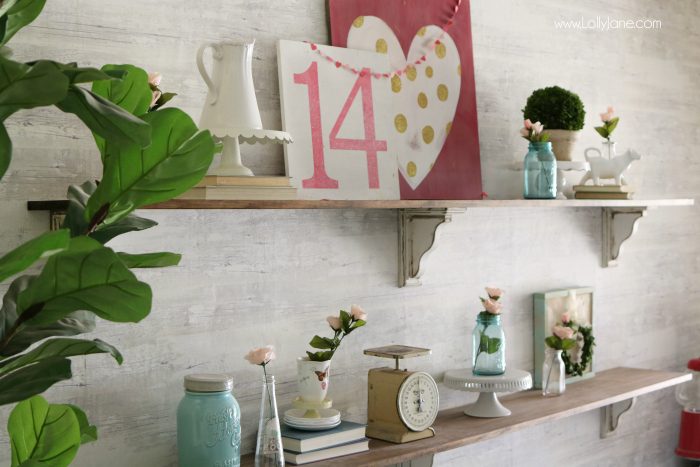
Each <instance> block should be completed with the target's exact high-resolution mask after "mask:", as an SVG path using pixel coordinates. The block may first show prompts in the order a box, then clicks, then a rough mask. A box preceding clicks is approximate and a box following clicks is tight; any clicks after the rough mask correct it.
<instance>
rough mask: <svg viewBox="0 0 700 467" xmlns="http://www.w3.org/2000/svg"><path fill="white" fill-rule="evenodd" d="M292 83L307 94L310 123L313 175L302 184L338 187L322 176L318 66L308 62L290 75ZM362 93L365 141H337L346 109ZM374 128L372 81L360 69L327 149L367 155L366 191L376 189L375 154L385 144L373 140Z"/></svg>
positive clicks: (377, 184)
mask: <svg viewBox="0 0 700 467" xmlns="http://www.w3.org/2000/svg"><path fill="white" fill-rule="evenodd" d="M294 82H295V83H296V84H305V85H307V86H308V88H309V91H308V95H309V116H310V120H311V146H312V149H313V160H314V174H313V176H312V177H311V178H307V179H306V180H303V181H302V186H303V187H304V188H338V180H335V179H333V178H331V177H329V176H328V173H326V160H325V154H324V152H323V129H322V127H321V99H320V95H319V89H318V63H317V62H312V63H311V65H310V66H309V68H308V69H307V70H306V71H305V72H303V73H295V74H294ZM358 91H361V92H362V117H363V120H364V127H365V139H348V138H338V132H340V127H341V126H342V125H343V122H344V121H345V118H346V117H347V115H348V111H349V110H350V106H351V105H352V103H353V101H354V100H355V98H356V97H357V93H358ZM375 138H376V134H375V128H374V104H373V101H372V81H371V75H370V71H369V70H368V69H364V70H362V72H361V73H360V75H359V77H358V78H357V81H355V85H354V86H353V87H352V90H351V91H350V94H349V95H348V98H347V99H346V100H345V104H343V108H342V109H341V111H340V115H338V119H337V120H336V122H335V124H334V125H333V129H332V130H331V134H330V143H331V144H330V147H331V149H344V150H354V151H364V152H365V153H366V155H367V177H368V179H369V187H370V188H379V167H378V163H377V152H379V151H386V141H382V140H377V139H375Z"/></svg>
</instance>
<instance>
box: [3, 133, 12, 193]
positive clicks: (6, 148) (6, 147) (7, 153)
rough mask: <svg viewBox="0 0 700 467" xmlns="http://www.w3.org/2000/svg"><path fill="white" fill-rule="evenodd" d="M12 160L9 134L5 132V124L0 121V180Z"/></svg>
mask: <svg viewBox="0 0 700 467" xmlns="http://www.w3.org/2000/svg"><path fill="white" fill-rule="evenodd" d="M11 160H12V140H11V139H10V135H8V134H7V130H6V129H5V125H3V123H2V122H0V180H2V177H3V176H4V175H5V172H7V169H8V167H10V161H11Z"/></svg>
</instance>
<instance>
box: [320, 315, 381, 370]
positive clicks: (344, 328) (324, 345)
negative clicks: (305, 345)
mask: <svg viewBox="0 0 700 467" xmlns="http://www.w3.org/2000/svg"><path fill="white" fill-rule="evenodd" d="M338 319H339V320H340V328H339V329H334V328H333V327H331V329H332V330H333V337H321V336H314V337H313V338H312V339H311V341H310V342H309V345H310V346H311V347H313V348H314V349H321V350H320V351H319V352H309V351H307V352H306V355H307V356H308V357H309V360H311V361H312V362H325V361H326V360H330V359H331V358H333V355H334V354H335V352H336V350H338V347H340V343H341V342H343V339H344V338H345V336H347V335H348V334H350V333H351V332H353V331H354V330H355V329H357V328H360V327H362V326H364V325H365V324H367V322H366V321H364V320H361V319H355V318H354V317H353V316H352V315H351V314H350V313H348V312H347V311H345V310H340V313H339V314H338Z"/></svg>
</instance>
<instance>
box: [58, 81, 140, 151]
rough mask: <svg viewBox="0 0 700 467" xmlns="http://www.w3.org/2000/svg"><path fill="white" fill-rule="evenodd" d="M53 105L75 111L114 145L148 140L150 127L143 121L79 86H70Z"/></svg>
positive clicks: (135, 143)
mask: <svg viewBox="0 0 700 467" xmlns="http://www.w3.org/2000/svg"><path fill="white" fill-rule="evenodd" d="M64 78H65V79H66V80H67V79H68V78H66V77H65V76H64ZM98 82H103V81H98ZM56 106H57V107H58V108H59V109H61V110H63V111H64V112H68V113H72V114H75V115H76V116H77V117H78V118H80V119H81V120H82V121H83V123H85V125H87V127H88V128H90V130H91V131H92V132H93V133H96V134H98V135H100V136H101V137H102V138H104V139H106V140H109V141H110V142H112V143H113V144H115V145H128V146H132V145H136V146H138V147H139V148H141V147H144V146H148V145H149V144H150V142H151V128H150V127H149V126H148V124H147V123H146V122H144V121H143V120H141V119H140V118H138V117H135V116H134V115H132V114H130V113H129V112H127V111H125V110H124V109H122V108H121V107H119V106H117V105H115V104H113V103H111V102H110V101H108V100H107V99H105V98H103V97H101V96H98V95H96V94H94V93H92V92H91V91H89V90H87V89H84V88H81V87H80V86H76V85H70V86H69V88H68V94H66V96H65V98H64V99H63V100H61V101H60V102H58V103H57V104H56Z"/></svg>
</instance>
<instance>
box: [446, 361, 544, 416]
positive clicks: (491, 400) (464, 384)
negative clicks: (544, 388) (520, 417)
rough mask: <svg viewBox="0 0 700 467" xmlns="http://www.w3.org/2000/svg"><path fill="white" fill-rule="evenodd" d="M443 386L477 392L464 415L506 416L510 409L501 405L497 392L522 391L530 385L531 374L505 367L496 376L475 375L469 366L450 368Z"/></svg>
mask: <svg viewBox="0 0 700 467" xmlns="http://www.w3.org/2000/svg"><path fill="white" fill-rule="evenodd" d="M444 383H445V386H447V387H448V388H451V389H456V390H458V391H467V392H478V393H480V394H479V398H478V399H477V400H476V402H474V403H473V404H470V405H468V406H467V409H466V410H465V411H464V414H465V415H469V416H472V417H479V418H495V417H507V416H508V415H510V410H508V409H507V408H505V407H503V405H502V404H501V403H500V402H499V401H498V397H496V393H497V392H516V391H524V390H526V389H530V388H531V387H532V376H531V375H530V373H528V372H527V371H523V370H512V369H507V370H506V372H505V373H504V374H502V375H498V376H476V375H474V374H473V373H472V370H471V368H469V369H466V370H450V371H448V372H446V373H445V380H444Z"/></svg>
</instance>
